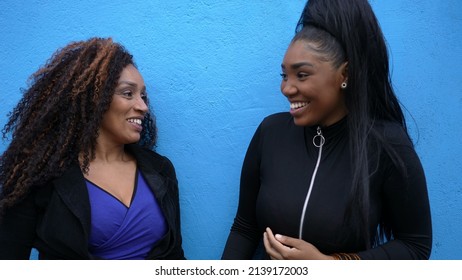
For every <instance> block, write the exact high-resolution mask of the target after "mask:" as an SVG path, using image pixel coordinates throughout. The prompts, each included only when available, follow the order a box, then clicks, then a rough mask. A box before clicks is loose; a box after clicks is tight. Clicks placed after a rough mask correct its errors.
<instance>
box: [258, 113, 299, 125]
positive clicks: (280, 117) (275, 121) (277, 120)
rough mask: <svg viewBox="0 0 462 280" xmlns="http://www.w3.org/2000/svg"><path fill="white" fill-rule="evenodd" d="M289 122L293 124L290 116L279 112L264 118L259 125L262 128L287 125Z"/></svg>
mask: <svg viewBox="0 0 462 280" xmlns="http://www.w3.org/2000/svg"><path fill="white" fill-rule="evenodd" d="M290 122H292V123H293V118H292V115H290V113H288V112H280V113H275V114H272V115H269V116H267V117H265V118H264V119H263V121H262V122H261V124H262V126H274V125H282V124H287V123H290Z"/></svg>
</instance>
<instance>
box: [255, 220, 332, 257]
mask: <svg viewBox="0 0 462 280" xmlns="http://www.w3.org/2000/svg"><path fill="white" fill-rule="evenodd" d="M263 243H264V245H265V249H266V252H267V253H268V255H269V256H270V257H271V259H273V260H333V259H334V258H333V257H331V256H328V255H324V254H323V253H321V252H320V251H319V250H318V249H317V248H316V247H315V246H313V245H312V244H311V243H308V242H306V241H304V240H301V239H298V238H292V237H288V236H283V235H280V234H276V235H274V234H273V232H272V231H271V229H270V228H266V232H265V233H263Z"/></svg>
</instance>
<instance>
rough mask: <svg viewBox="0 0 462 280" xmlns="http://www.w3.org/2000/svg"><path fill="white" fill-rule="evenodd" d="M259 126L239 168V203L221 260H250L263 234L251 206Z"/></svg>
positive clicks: (255, 193) (257, 177)
mask: <svg viewBox="0 0 462 280" xmlns="http://www.w3.org/2000/svg"><path fill="white" fill-rule="evenodd" d="M260 135H261V125H260V126H259V127H258V128H257V131H256V132H255V134H254V136H253V138H252V140H251V142H250V144H249V147H248V149H247V153H246V155H245V158H244V163H243V165H242V170H241V179H240V191H239V205H238V209H237V213H236V216H235V218H234V223H233V225H232V226H231V231H230V233H229V236H228V240H227V242H226V245H225V248H224V251H223V255H222V259H223V260H236V259H252V258H253V256H254V254H255V250H256V248H257V247H258V244H259V242H260V240H261V238H262V236H263V233H261V232H260V231H259V230H258V226H257V219H256V211H255V205H256V200H257V196H258V192H259V189H260V159H261V147H260V139H261V136H260Z"/></svg>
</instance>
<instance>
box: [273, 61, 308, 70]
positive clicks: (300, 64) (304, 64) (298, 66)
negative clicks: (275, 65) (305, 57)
mask: <svg viewBox="0 0 462 280" xmlns="http://www.w3.org/2000/svg"><path fill="white" fill-rule="evenodd" d="M302 66H309V67H314V65H313V64H312V63H309V62H305V61H303V62H297V63H294V64H292V65H290V68H292V69H298V68H300V67H302ZM281 68H282V69H285V68H286V67H285V66H284V64H281Z"/></svg>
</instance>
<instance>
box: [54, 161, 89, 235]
mask: <svg viewBox="0 0 462 280" xmlns="http://www.w3.org/2000/svg"><path fill="white" fill-rule="evenodd" d="M53 184H54V186H55V191H56V193H57V194H58V195H59V197H60V198H61V199H62V201H63V202H64V204H65V205H66V206H67V207H68V208H69V209H70V210H71V212H72V213H73V214H74V215H75V216H76V217H77V218H78V219H79V221H80V223H81V224H82V227H83V229H84V232H85V236H88V234H89V231H90V228H91V224H90V219H91V209H90V200H89V198H88V192H87V188H86V186H85V179H84V177H83V174H82V171H81V170H80V167H79V166H78V165H77V164H73V165H72V166H71V167H70V168H69V169H68V170H67V171H66V172H65V173H64V174H63V175H62V176H60V177H59V178H57V179H55V180H53Z"/></svg>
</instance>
